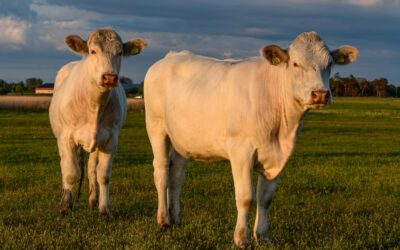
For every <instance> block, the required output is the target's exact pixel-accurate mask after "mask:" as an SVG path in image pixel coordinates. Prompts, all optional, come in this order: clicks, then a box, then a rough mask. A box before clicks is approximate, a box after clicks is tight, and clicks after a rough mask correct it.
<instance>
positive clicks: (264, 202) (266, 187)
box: [253, 175, 279, 243]
mask: <svg viewBox="0 0 400 250" xmlns="http://www.w3.org/2000/svg"><path fill="white" fill-rule="evenodd" d="M278 182H279V178H278V177H277V178H275V179H274V180H271V181H269V180H267V179H266V178H265V177H264V176H262V175H259V176H258V185H257V214H256V220H255V223H254V234H253V237H254V239H255V240H256V241H257V243H267V242H268V241H269V226H268V207H269V205H270V204H271V201H272V198H273V196H274V193H275V190H276V186H277V185H278Z"/></svg>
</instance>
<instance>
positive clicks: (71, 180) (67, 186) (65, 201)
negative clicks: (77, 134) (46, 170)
mask: <svg viewBox="0 0 400 250" xmlns="http://www.w3.org/2000/svg"><path fill="white" fill-rule="evenodd" d="M57 143H58V149H59V154H60V158H61V160H60V166H61V174H62V184H63V194H62V197H61V204H60V212H61V214H63V215H67V214H69V213H70V212H71V210H72V207H73V203H74V202H73V194H72V188H73V186H74V184H75V182H76V181H77V179H78V171H79V170H78V159H77V157H76V150H77V148H76V147H75V145H74V144H73V142H71V141H69V140H59V141H58V142H57Z"/></svg>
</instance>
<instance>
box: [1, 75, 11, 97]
mask: <svg viewBox="0 0 400 250" xmlns="http://www.w3.org/2000/svg"><path fill="white" fill-rule="evenodd" d="M9 92H11V86H10V85H9V84H8V83H7V82H6V81H4V80H3V79H0V95H7V93H9Z"/></svg>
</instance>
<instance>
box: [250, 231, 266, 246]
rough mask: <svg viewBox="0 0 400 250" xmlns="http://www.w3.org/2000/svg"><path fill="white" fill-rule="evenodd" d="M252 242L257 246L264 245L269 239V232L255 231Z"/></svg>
mask: <svg viewBox="0 0 400 250" xmlns="http://www.w3.org/2000/svg"><path fill="white" fill-rule="evenodd" d="M253 239H254V242H255V243H256V244H257V245H259V246H265V245H268V244H269V242H270V240H269V234H268V232H264V233H255V234H254V235H253Z"/></svg>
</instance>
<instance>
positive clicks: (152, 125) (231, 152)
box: [144, 32, 358, 247]
mask: <svg viewBox="0 0 400 250" xmlns="http://www.w3.org/2000/svg"><path fill="white" fill-rule="evenodd" d="M260 54H261V56H259V57H254V58H248V59H245V60H240V61H232V60H225V61H223V60H217V59H214V58H208V57H203V56H198V55H195V54H192V53H190V52H188V51H182V52H170V53H168V54H167V55H166V56H165V58H163V59H161V60H160V61H158V62H156V63H155V64H154V65H153V66H151V67H150V69H149V70H148V72H147V74H146V78H145V83H144V91H145V92H144V98H145V109H146V127H147V132H148V135H149V139H150V142H151V146H152V150H153V154H154V161H153V165H154V181H155V185H156V188H157V192H158V211H157V222H158V224H159V225H160V226H161V227H163V226H168V225H170V224H172V223H179V221H180V218H179V212H180V206H179V194H180V189H181V186H182V181H183V176H184V169H185V165H186V164H187V162H188V159H189V158H195V159H206V160H218V159H229V160H230V162H231V167H232V174H233V180H234V185H235V197H236V206H237V210H238V216H237V222H236V228H235V233H234V242H235V244H236V245H237V246H239V247H245V246H246V245H248V243H249V240H248V239H249V237H248V228H247V217H248V211H249V208H250V206H251V203H252V199H253V191H252V173H253V170H256V171H257V172H258V173H260V176H259V178H258V186H257V195H256V198H257V215H256V221H255V225H254V233H253V236H254V237H255V239H256V240H257V241H258V242H259V241H265V240H268V221H267V208H268V206H269V204H270V202H271V199H272V196H273V193H274V191H275V188H276V186H277V183H278V179H279V178H278V176H279V174H280V172H281V171H282V169H283V167H284V165H285V163H286V162H287V160H288V158H289V156H290V155H291V153H292V151H293V147H294V143H295V140H296V137H297V135H298V134H299V132H300V129H301V125H302V120H303V116H304V114H305V113H306V112H307V110H309V109H310V108H316V107H319V106H324V105H325V104H326V103H327V101H330V100H328V99H330V95H329V94H327V93H328V92H327V91H329V74H330V69H331V66H332V64H334V63H337V64H346V63H348V62H351V61H354V60H355V59H356V58H357V54H358V51H357V49H355V48H353V47H350V46H343V47H341V48H339V49H338V50H335V51H332V52H330V51H329V50H328V48H327V46H326V44H325V43H324V42H323V41H322V40H321V39H320V38H319V36H318V35H317V34H316V33H315V32H309V33H302V34H300V35H299V36H298V37H297V38H296V40H295V41H294V42H293V43H292V44H291V46H290V48H289V49H288V50H283V49H281V48H279V47H278V46H272V47H271V46H266V47H264V48H262V49H260ZM314 92H318V93H319V92H322V93H323V97H324V99H318V100H317V101H315V100H313V98H312V96H313V93H314ZM318 98H319V97H318ZM321 100H322V101H321ZM170 161H171V164H170Z"/></svg>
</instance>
